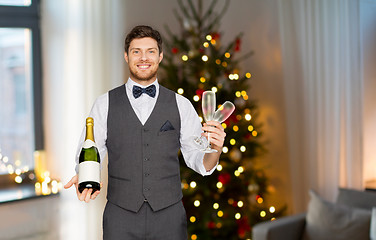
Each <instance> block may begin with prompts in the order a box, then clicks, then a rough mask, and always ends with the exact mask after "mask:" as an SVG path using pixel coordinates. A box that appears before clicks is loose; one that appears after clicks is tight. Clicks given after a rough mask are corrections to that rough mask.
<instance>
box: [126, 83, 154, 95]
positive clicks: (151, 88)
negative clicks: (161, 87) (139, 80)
mask: <svg viewBox="0 0 376 240" xmlns="http://www.w3.org/2000/svg"><path fill="white" fill-rule="evenodd" d="M132 92H133V96H134V97H135V98H139V97H140V96H141V94H143V93H146V94H147V95H149V96H150V97H155V92H156V88H155V85H154V84H153V85H150V86H149V87H147V88H142V87H139V86H133V90H132Z"/></svg>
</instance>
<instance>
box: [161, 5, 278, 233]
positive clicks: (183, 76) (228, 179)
mask: <svg viewBox="0 0 376 240" xmlns="http://www.w3.org/2000/svg"><path fill="white" fill-rule="evenodd" d="M203 2H204V1H202V0H198V1H197V2H192V0H188V1H186V2H185V3H183V2H182V0H178V3H179V8H180V14H179V12H178V11H175V12H174V13H175V16H176V18H177V20H178V22H179V23H180V27H181V30H182V31H181V32H180V33H179V34H173V33H172V32H171V30H170V29H169V27H168V26H166V32H167V34H168V36H167V37H164V41H165V50H164V60H163V61H162V63H161V68H162V71H161V72H162V73H161V78H160V79H161V81H162V83H163V85H165V86H167V87H168V88H170V89H172V90H175V91H177V93H179V94H182V95H184V96H185V97H187V98H188V99H190V100H191V101H192V103H193V104H194V106H195V108H196V110H197V112H198V113H199V115H200V116H202V112H201V96H202V93H203V92H204V91H206V90H212V91H214V92H216V99H217V103H224V102H225V101H231V102H233V103H234V104H235V106H236V110H235V112H234V113H233V114H232V115H231V116H230V117H229V118H228V119H227V120H226V121H225V122H224V123H222V125H223V127H224V128H225V131H226V134H227V136H226V139H225V143H224V146H223V152H222V154H221V157H220V163H219V165H218V167H217V171H214V173H213V174H212V175H211V176H208V177H205V178H203V177H202V176H200V175H199V174H197V173H195V172H193V171H192V170H191V169H188V168H187V167H186V165H185V164H184V163H183V162H184V161H181V162H182V164H181V165H182V166H181V177H182V188H183V193H184V198H183V203H184V206H185V208H186V211H187V217H188V223H189V224H188V233H189V236H190V239H192V240H195V239H216V240H222V239H223V240H231V239H250V238H251V229H252V226H253V225H254V224H255V223H258V222H261V221H267V220H273V219H275V218H276V217H278V216H280V215H281V212H282V210H283V209H281V210H276V209H275V207H273V206H271V205H268V204H267V201H265V199H264V198H265V197H266V196H267V194H268V178H267V177H266V175H265V172H264V169H260V168H256V167H255V164H254V161H255V159H256V157H258V156H259V155H260V154H263V153H264V152H265V149H264V144H263V143H262V141H261V140H260V137H261V136H262V132H261V129H260V127H261V125H260V124H258V123H257V122H256V120H255V119H256V116H257V106H256V104H255V101H252V100H251V99H249V96H248V93H247V90H249V89H250V85H249V83H250V80H251V79H250V78H251V73H250V72H241V71H240V69H239V62H240V61H242V60H244V59H245V58H247V57H250V56H251V55H252V52H248V53H245V54H241V37H242V34H241V33H239V34H238V35H237V36H236V37H235V38H234V39H233V40H232V41H231V42H230V43H228V44H226V45H224V44H222V43H221V36H222V33H221V32H219V25H220V20H221V18H222V16H223V15H224V13H225V11H226V9H227V8H228V4H229V0H227V1H226V2H225V3H224V6H223V8H222V9H221V10H220V11H218V12H216V11H215V9H216V8H218V6H217V1H216V0H212V1H211V3H209V4H208V3H206V4H208V5H207V6H206V7H204V6H203ZM222 3H223V2H222ZM239 55H240V56H239ZM218 107H219V106H218Z"/></svg>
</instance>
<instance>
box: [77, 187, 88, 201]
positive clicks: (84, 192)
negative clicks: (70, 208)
mask: <svg viewBox="0 0 376 240" xmlns="http://www.w3.org/2000/svg"><path fill="white" fill-rule="evenodd" d="M87 191H89V189H87V188H85V189H84V190H83V191H82V193H81V195H80V196H79V197H78V199H80V201H84V200H85V198H86V194H87Z"/></svg>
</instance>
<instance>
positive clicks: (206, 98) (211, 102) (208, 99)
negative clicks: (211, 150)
mask: <svg viewBox="0 0 376 240" xmlns="http://www.w3.org/2000/svg"><path fill="white" fill-rule="evenodd" d="M215 108H216V99H215V93H214V92H213V91H205V92H203V94H202V113H203V115H204V119H205V122H207V121H211V120H213V116H214V111H215ZM193 140H194V143H195V144H196V146H197V147H198V148H199V149H200V150H201V151H204V152H205V149H207V148H208V146H209V144H210V143H209V140H207V139H206V138H205V137H204V136H194V139H193Z"/></svg>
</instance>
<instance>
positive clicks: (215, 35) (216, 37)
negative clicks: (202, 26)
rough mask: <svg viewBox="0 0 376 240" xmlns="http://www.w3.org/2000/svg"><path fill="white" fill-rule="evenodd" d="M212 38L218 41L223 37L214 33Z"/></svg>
mask: <svg viewBox="0 0 376 240" xmlns="http://www.w3.org/2000/svg"><path fill="white" fill-rule="evenodd" d="M210 35H211V36H212V39H214V40H217V39H219V38H220V37H221V34H219V33H217V32H213V33H212V34H210Z"/></svg>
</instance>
